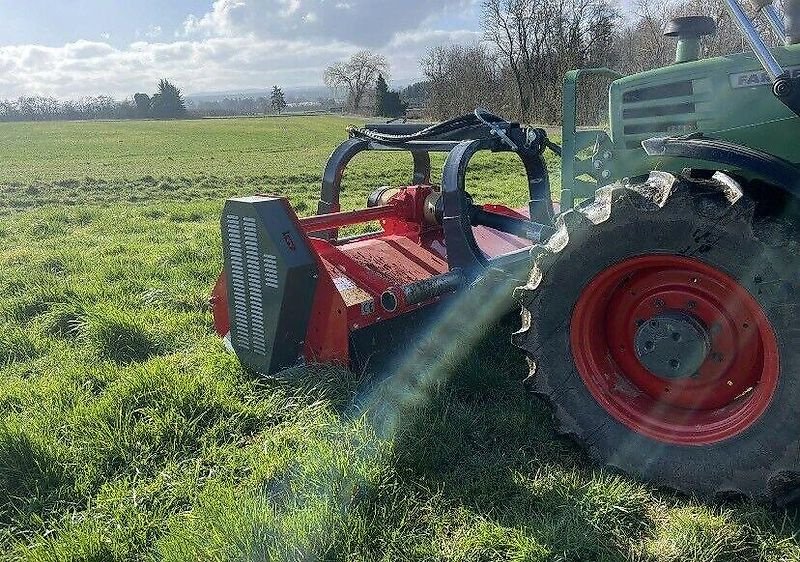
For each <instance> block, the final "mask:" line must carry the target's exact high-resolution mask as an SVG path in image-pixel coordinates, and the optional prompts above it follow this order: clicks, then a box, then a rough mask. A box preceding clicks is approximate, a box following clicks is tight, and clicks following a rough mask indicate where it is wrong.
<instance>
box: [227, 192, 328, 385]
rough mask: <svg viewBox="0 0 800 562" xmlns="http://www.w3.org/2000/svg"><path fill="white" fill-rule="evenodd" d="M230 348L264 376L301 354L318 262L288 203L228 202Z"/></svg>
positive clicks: (292, 362) (276, 200)
mask: <svg viewBox="0 0 800 562" xmlns="http://www.w3.org/2000/svg"><path fill="white" fill-rule="evenodd" d="M222 244H223V255H224V260H225V274H226V276H227V278H228V303H229V304H228V306H229V314H230V322H231V344H232V345H233V349H234V351H235V352H236V355H237V356H238V357H239V360H240V361H241V362H242V364H243V365H244V366H245V367H247V368H249V369H252V370H254V371H258V372H261V373H267V374H271V373H275V372H277V371H279V370H281V369H285V368H287V367H291V366H292V365H295V364H296V363H297V361H298V359H299V358H300V356H301V354H302V351H303V344H304V343H305V336H306V331H307V329H308V322H309V319H310V317H311V307H312V304H313V300H314V292H315V290H316V284H317V277H318V271H317V263H316V259H315V258H314V255H313V253H312V252H311V249H310V248H309V247H308V245H307V243H306V238H305V236H304V235H303V233H302V232H301V230H300V227H299V225H298V224H297V221H296V220H295V215H294V213H293V211H291V209H290V208H289V204H288V202H287V201H286V200H285V199H281V198H274V197H242V198H236V199H229V200H228V201H227V202H226V203H225V208H224V210H223V213H222Z"/></svg>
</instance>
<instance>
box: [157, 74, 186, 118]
mask: <svg viewBox="0 0 800 562" xmlns="http://www.w3.org/2000/svg"><path fill="white" fill-rule="evenodd" d="M150 105H151V107H152V110H153V116H154V117H158V118H161V119H174V118H177V117H185V116H186V103H185V102H184V101H183V95H182V94H181V91H180V89H179V88H178V87H177V86H175V84H173V83H171V82H169V81H168V80H165V79H161V81H159V83H158V92H157V93H155V94H153V97H152V98H151V99H150Z"/></svg>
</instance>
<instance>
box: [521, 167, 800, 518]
mask: <svg viewBox="0 0 800 562" xmlns="http://www.w3.org/2000/svg"><path fill="white" fill-rule="evenodd" d="M557 229H558V230H557V233H556V234H555V235H554V236H553V237H552V238H551V239H550V240H549V241H548V243H547V244H546V245H544V246H538V247H536V248H535V249H534V250H533V268H532V272H531V277H530V281H529V283H528V285H527V286H526V287H524V288H521V289H519V290H518V293H517V294H518V297H519V298H520V300H521V302H522V305H523V313H522V316H523V328H522V329H521V330H520V332H518V333H517V334H515V336H514V341H515V343H516V344H517V345H519V346H520V347H521V348H523V349H524V350H525V351H526V352H527V354H528V357H529V361H530V364H531V376H530V377H529V379H528V384H529V388H530V389H531V390H532V392H533V393H535V394H536V395H538V396H540V397H542V398H544V399H545V400H546V401H547V402H549V403H550V404H551V405H552V408H553V414H554V419H555V423H556V427H557V429H558V431H559V432H560V433H562V434H565V435H568V436H570V437H572V438H573V439H575V440H576V441H577V442H578V443H579V444H580V445H582V446H583V447H585V448H586V450H587V451H588V452H589V454H590V456H591V457H592V458H593V459H595V460H596V461H599V462H601V463H602V464H604V465H607V466H609V467H612V468H614V469H617V470H621V471H623V472H625V473H628V474H632V475H634V476H636V477H638V478H641V479H644V480H646V481H649V482H652V483H653V484H656V485H659V486H664V487H668V488H671V489H675V490H678V491H683V492H687V493H697V494H700V495H703V496H713V495H744V496H748V497H752V498H762V499H763V498H770V499H772V500H774V501H778V502H780V501H782V500H783V499H785V498H787V497H789V495H790V493H791V492H792V490H794V489H795V488H796V483H798V482H800V433H798V431H797V427H798V422H800V380H798V379H800V330H798V328H797V327H796V323H797V316H796V314H795V313H796V312H798V311H800V310H798V306H799V305H800V295H797V294H795V291H794V288H795V287H796V285H797V283H796V281H797V278H798V275H800V257H798V253H797V236H796V234H795V231H794V226H793V224H792V222H791V221H790V220H789V219H788V218H784V219H781V218H777V217H764V216H759V214H757V213H755V205H754V203H753V202H752V201H751V200H750V199H749V198H748V197H747V196H746V195H744V194H743V193H742V191H741V189H740V188H739V185H738V184H737V183H736V182H735V181H734V180H733V179H731V178H730V177H728V176H726V175H725V174H722V173H716V174H714V176H713V177H710V178H709V177H708V176H706V177H705V178H702V177H694V176H692V175H689V174H688V173H687V174H686V175H685V176H683V177H680V178H677V177H675V176H673V175H670V174H665V173H660V172H654V173H653V174H651V176H650V178H649V179H648V180H647V181H646V182H644V183H641V184H636V185H630V184H629V185H615V186H610V187H605V188H602V189H601V190H599V191H598V193H597V197H596V199H594V200H593V201H592V202H590V203H588V204H586V205H583V206H581V207H580V208H578V209H575V210H572V211H569V212H567V213H565V214H563V215H562V216H561V217H560V218H559V221H558V227H557Z"/></svg>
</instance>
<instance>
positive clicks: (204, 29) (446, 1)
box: [184, 0, 472, 48]
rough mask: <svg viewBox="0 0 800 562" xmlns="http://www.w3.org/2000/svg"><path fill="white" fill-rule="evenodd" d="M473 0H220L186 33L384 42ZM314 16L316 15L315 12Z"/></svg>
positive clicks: (379, 44)
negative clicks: (344, 0)
mask: <svg viewBox="0 0 800 562" xmlns="http://www.w3.org/2000/svg"><path fill="white" fill-rule="evenodd" d="M471 5H472V2H471V1H470V0H438V1H435V2H434V1H431V0H403V1H400V0H383V1H376V0H348V1H346V2H333V1H331V0H216V1H215V2H214V4H213V6H212V8H211V11H209V12H207V13H206V14H204V15H202V16H200V17H197V16H193V15H192V16H189V17H188V18H187V19H186V22H185V23H184V32H185V33H187V34H189V35H192V34H205V35H211V36H230V35H240V34H242V33H252V34H254V35H256V36H258V37H273V38H281V37H282V38H288V37H296V36H298V35H300V36H302V37H305V38H308V39H311V38H316V39H322V40H326V39H327V40H336V41H342V42H347V43H354V44H358V45H364V46H367V47H373V48H377V47H382V46H384V45H386V44H388V43H389V42H390V41H391V40H392V38H393V37H394V35H395V34H396V33H398V32H401V31H407V30H413V29H419V28H420V27H424V26H425V24H427V23H428V22H429V21H430V20H431V18H432V17H434V16H438V15H441V14H445V13H447V12H453V13H458V12H459V11H460V10H463V9H467V8H469V7H470V6H471ZM312 15H313V17H310V16H312Z"/></svg>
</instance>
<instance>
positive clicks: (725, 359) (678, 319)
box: [570, 254, 779, 445]
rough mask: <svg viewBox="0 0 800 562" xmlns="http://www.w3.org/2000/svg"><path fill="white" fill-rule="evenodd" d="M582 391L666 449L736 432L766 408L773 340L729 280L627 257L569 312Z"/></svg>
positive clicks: (673, 263)
mask: <svg viewBox="0 0 800 562" xmlns="http://www.w3.org/2000/svg"><path fill="white" fill-rule="evenodd" d="M570 344H571V349H572V354H573V358H574V360H575V365H576V367H577V369H578V373H579V374H580V376H581V378H582V379H583V382H584V383H585V385H586V388H587V389H588V390H589V392H590V393H591V394H592V396H593V397H594V398H595V399H596V400H597V402H598V403H599V404H600V405H601V406H602V407H603V408H604V409H605V410H606V411H607V412H608V413H609V414H610V415H611V416H612V417H614V418H615V419H617V420H618V421H619V422H621V423H623V424H624V425H626V426H628V427H629V428H631V429H633V430H634V431H636V432H638V433H640V434H642V435H647V436H649V437H651V438H653V439H657V440H659V441H662V442H665V443H674V444H681V445H706V444H709V443H715V442H718V441H722V440H724V439H729V438H731V437H733V436H734V435H737V434H739V433H741V432H742V431H744V430H745V429H747V428H748V427H749V426H750V425H752V424H753V423H754V422H755V421H756V420H757V419H758V418H759V417H760V416H761V415H762V414H763V413H764V412H765V411H766V409H767V407H768V406H769V403H770V401H771V399H772V395H773V393H774V392H775V389H776V387H777V382H778V373H779V369H778V365H779V357H778V344H777V339H776V337H775V333H774V331H773V330H772V327H771V325H770V322H769V320H768V319H767V317H766V315H765V314H764V311H763V310H762V309H761V306H760V305H759V303H758V302H757V301H756V300H755V298H754V297H753V296H752V295H750V294H749V293H748V291H747V290H746V289H745V288H744V287H742V286H741V285H740V284H739V283H738V282H737V281H736V280H735V279H733V278H731V277H729V276H728V275H727V274H725V273H723V272H722V271H721V270H719V269H717V268H715V267H712V266H711V265H709V264H706V263H704V262H701V261H699V260H696V259H693V258H688V257H685V256H678V255H669V254H652V255H644V256H639V257H634V258H629V259H627V260H624V261H622V262H619V263H617V264H615V265H612V266H610V267H608V268H606V269H605V270H603V271H601V272H600V273H599V274H598V275H597V276H596V277H595V278H594V279H593V280H592V281H591V282H590V283H589V284H588V285H587V286H586V287H585V288H584V290H583V292H582V293H581V295H580V297H579V298H578V301H577V302H576V303H575V308H574V310H573V313H572V319H571V322H570Z"/></svg>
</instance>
